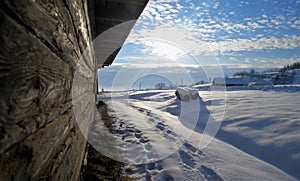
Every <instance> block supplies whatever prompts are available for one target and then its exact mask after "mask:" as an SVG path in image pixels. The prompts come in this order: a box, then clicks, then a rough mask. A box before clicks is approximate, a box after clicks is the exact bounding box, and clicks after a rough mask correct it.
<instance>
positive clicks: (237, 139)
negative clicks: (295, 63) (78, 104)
mask: <svg viewBox="0 0 300 181" xmlns="http://www.w3.org/2000/svg"><path fill="white" fill-rule="evenodd" d="M272 87H273V88H274V89H271V88H269V89H264V90H251V89H250V90H249V89H248V90H247V89H245V88H244V89H243V88H240V87H239V88H238V89H235V88H231V90H229V91H226V93H225V94H226V97H227V99H226V100H220V99H219V97H217V98H216V97H215V96H212V95H214V94H218V91H215V92H214V94H212V92H211V91H209V90H207V89H206V88H205V89H204V90H203V89H202V90H201V91H199V94H200V98H199V100H197V101H195V100H194V102H193V103H191V104H188V103H184V102H180V101H179V100H177V99H176V97H175V90H153V91H151V90H149V91H136V92H115V93H104V94H102V95H101V96H99V99H101V100H103V101H104V102H105V103H106V104H107V105H108V108H109V110H110V111H109V114H110V115H111V116H112V117H114V118H115V121H116V124H120V126H122V129H123V130H126V131H125V132H124V131H119V132H116V133H115V134H114V135H113V137H114V139H116V140H119V142H121V143H122V142H124V143H122V146H123V147H122V146H117V148H116V150H117V151H119V153H120V154H121V156H122V155H123V157H125V158H126V159H125V162H127V164H126V169H125V170H126V172H125V174H127V175H129V176H130V177H131V178H133V179H134V180H299V179H300V111H299V105H300V104H299V100H300V92H299V91H298V90H299V88H298V87H297V88H294V90H293V91H285V90H288V89H287V88H286V87H283V88H280V87H279V88H278V87H277V89H276V87H274V86H272ZM278 89H280V91H278ZM274 90H275V91H274ZM276 90H277V91H276ZM221 93H224V92H221V91H220V94H221ZM212 102H214V104H212ZM216 103H217V104H216ZM196 104H197V105H196ZM224 104H226V111H225V114H224V119H223V121H222V122H221V123H219V122H218V120H219V119H220V118H219V117H221V118H223V117H222V116H223V114H220V113H218V110H219V111H222V110H223V107H224ZM184 107H186V108H184ZM182 110H185V111H182ZM187 110H188V111H189V112H188V111H187ZM199 110H200V111H199ZM192 112H197V114H193V113H192ZM211 112H212V113H211ZM210 113H211V114H210ZM181 114H182V115H181ZM210 123H211V124H212V125H217V126H218V125H219V126H220V129H219V130H218V132H217V135H216V136H215V138H214V139H212V137H211V136H210V135H211V134H210V132H209V131H208V132H205V131H204V128H205V126H206V125H208V124H210ZM99 129H102V128H101V127H99ZM118 129H121V128H118ZM98 131H101V130H98ZM206 133H207V134H206ZM209 134H210V135H209ZM108 140H110V139H108ZM206 141H207V144H204V145H207V146H205V147H203V142H204V143H205V142H206ZM134 144H136V145H137V146H136V147H135V148H131V147H132V145H134ZM119 145H120V144H119ZM124 145H125V146H124ZM201 145H202V146H201ZM128 148H131V149H132V150H128ZM128 152H129V153H128ZM130 153H131V154H130ZM132 153H134V155H132Z"/></svg>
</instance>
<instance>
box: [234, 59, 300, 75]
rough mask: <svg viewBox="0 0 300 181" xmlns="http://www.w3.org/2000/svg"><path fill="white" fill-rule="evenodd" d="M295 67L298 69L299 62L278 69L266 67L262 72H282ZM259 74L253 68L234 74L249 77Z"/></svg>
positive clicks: (299, 67) (299, 66)
mask: <svg viewBox="0 0 300 181" xmlns="http://www.w3.org/2000/svg"><path fill="white" fill-rule="evenodd" d="M295 69H300V62H296V63H293V64H290V65H285V66H284V67H283V68H280V69H268V70H266V71H264V72H263V73H266V72H280V73H284V72H287V71H289V70H295ZM260 75H261V74H260V73H259V72H256V71H255V70H254V69H251V70H250V71H249V72H248V71H242V72H236V73H235V74H234V76H241V77H251V76H260Z"/></svg>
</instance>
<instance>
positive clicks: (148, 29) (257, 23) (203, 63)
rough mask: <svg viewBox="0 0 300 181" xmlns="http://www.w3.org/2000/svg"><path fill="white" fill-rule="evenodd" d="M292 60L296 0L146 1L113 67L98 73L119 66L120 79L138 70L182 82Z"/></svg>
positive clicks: (296, 52)
mask: <svg viewBox="0 0 300 181" xmlns="http://www.w3.org/2000/svg"><path fill="white" fill-rule="evenodd" d="M297 61H300V0H278V1H276V0H243V1H238V0H218V1H217V0H205V1H201V0H150V1H149V3H148V5H147V7H146V8H145V10H144V11H143V13H142V15H141V16H140V18H139V20H138V21H137V23H136V25H135V27H134V28H133V30H132V31H131V34H130V35H129V37H128V38H127V40H126V43H125V44H124V46H123V48H122V49H121V51H120V53H119V55H118V56H117V58H116V59H115V61H114V63H113V65H112V66H111V67H108V68H104V69H101V70H100V75H101V76H102V77H110V78H109V80H114V78H115V76H116V75H118V73H119V72H120V69H122V74H120V75H119V76H122V77H123V78H124V77H127V76H132V72H135V71H141V72H146V73H148V74H154V75H159V76H163V77H165V78H166V79H169V80H170V79H174V80H180V81H181V80H182V79H184V81H185V82H186V83H187V84H188V83H190V82H193V81H194V82H197V81H200V80H202V79H204V80H205V79H209V78H212V77H217V76H220V74H224V75H232V74H233V73H234V72H236V71H240V70H249V69H250V68H254V69H256V70H257V71H262V70H265V69H268V68H276V67H282V66H284V65H287V64H291V63H294V62H297ZM166 72H168V73H166ZM146 73H144V74H139V75H134V76H136V77H135V79H139V78H140V77H139V76H140V75H146ZM176 73H177V74H178V75H176ZM182 73H184V74H185V76H183V75H181V74H182ZM203 73H204V74H203ZM197 74H199V76H197ZM182 76H183V77H182ZM170 77H171V78H170ZM104 80H105V79H104ZM124 81H125V79H124ZM170 81H171V82H173V83H174V81H172V80H170ZM111 82H113V81H107V82H105V81H103V82H101V83H102V85H103V86H104V87H105V86H106V87H107V86H110V85H111ZM177 82H178V81H177ZM101 83H100V86H101ZM127 87H130V85H128V86H127Z"/></svg>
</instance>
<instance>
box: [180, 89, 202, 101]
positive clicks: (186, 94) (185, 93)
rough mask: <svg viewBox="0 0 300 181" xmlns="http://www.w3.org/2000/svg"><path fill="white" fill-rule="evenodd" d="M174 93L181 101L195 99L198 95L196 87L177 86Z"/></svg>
mask: <svg viewBox="0 0 300 181" xmlns="http://www.w3.org/2000/svg"><path fill="white" fill-rule="evenodd" d="M175 94H176V96H177V97H178V99H179V100H181V101H189V100H196V99H198V97H199V93H198V89H196V88H193V87H178V88H177V90H176V92H175Z"/></svg>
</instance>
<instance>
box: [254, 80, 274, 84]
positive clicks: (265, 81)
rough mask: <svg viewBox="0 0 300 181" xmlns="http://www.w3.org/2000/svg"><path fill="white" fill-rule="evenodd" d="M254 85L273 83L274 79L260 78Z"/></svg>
mask: <svg viewBox="0 0 300 181" xmlns="http://www.w3.org/2000/svg"><path fill="white" fill-rule="evenodd" d="M253 85H273V81H272V80H270V79H259V80H258V81H256V82H254V84H253Z"/></svg>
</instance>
